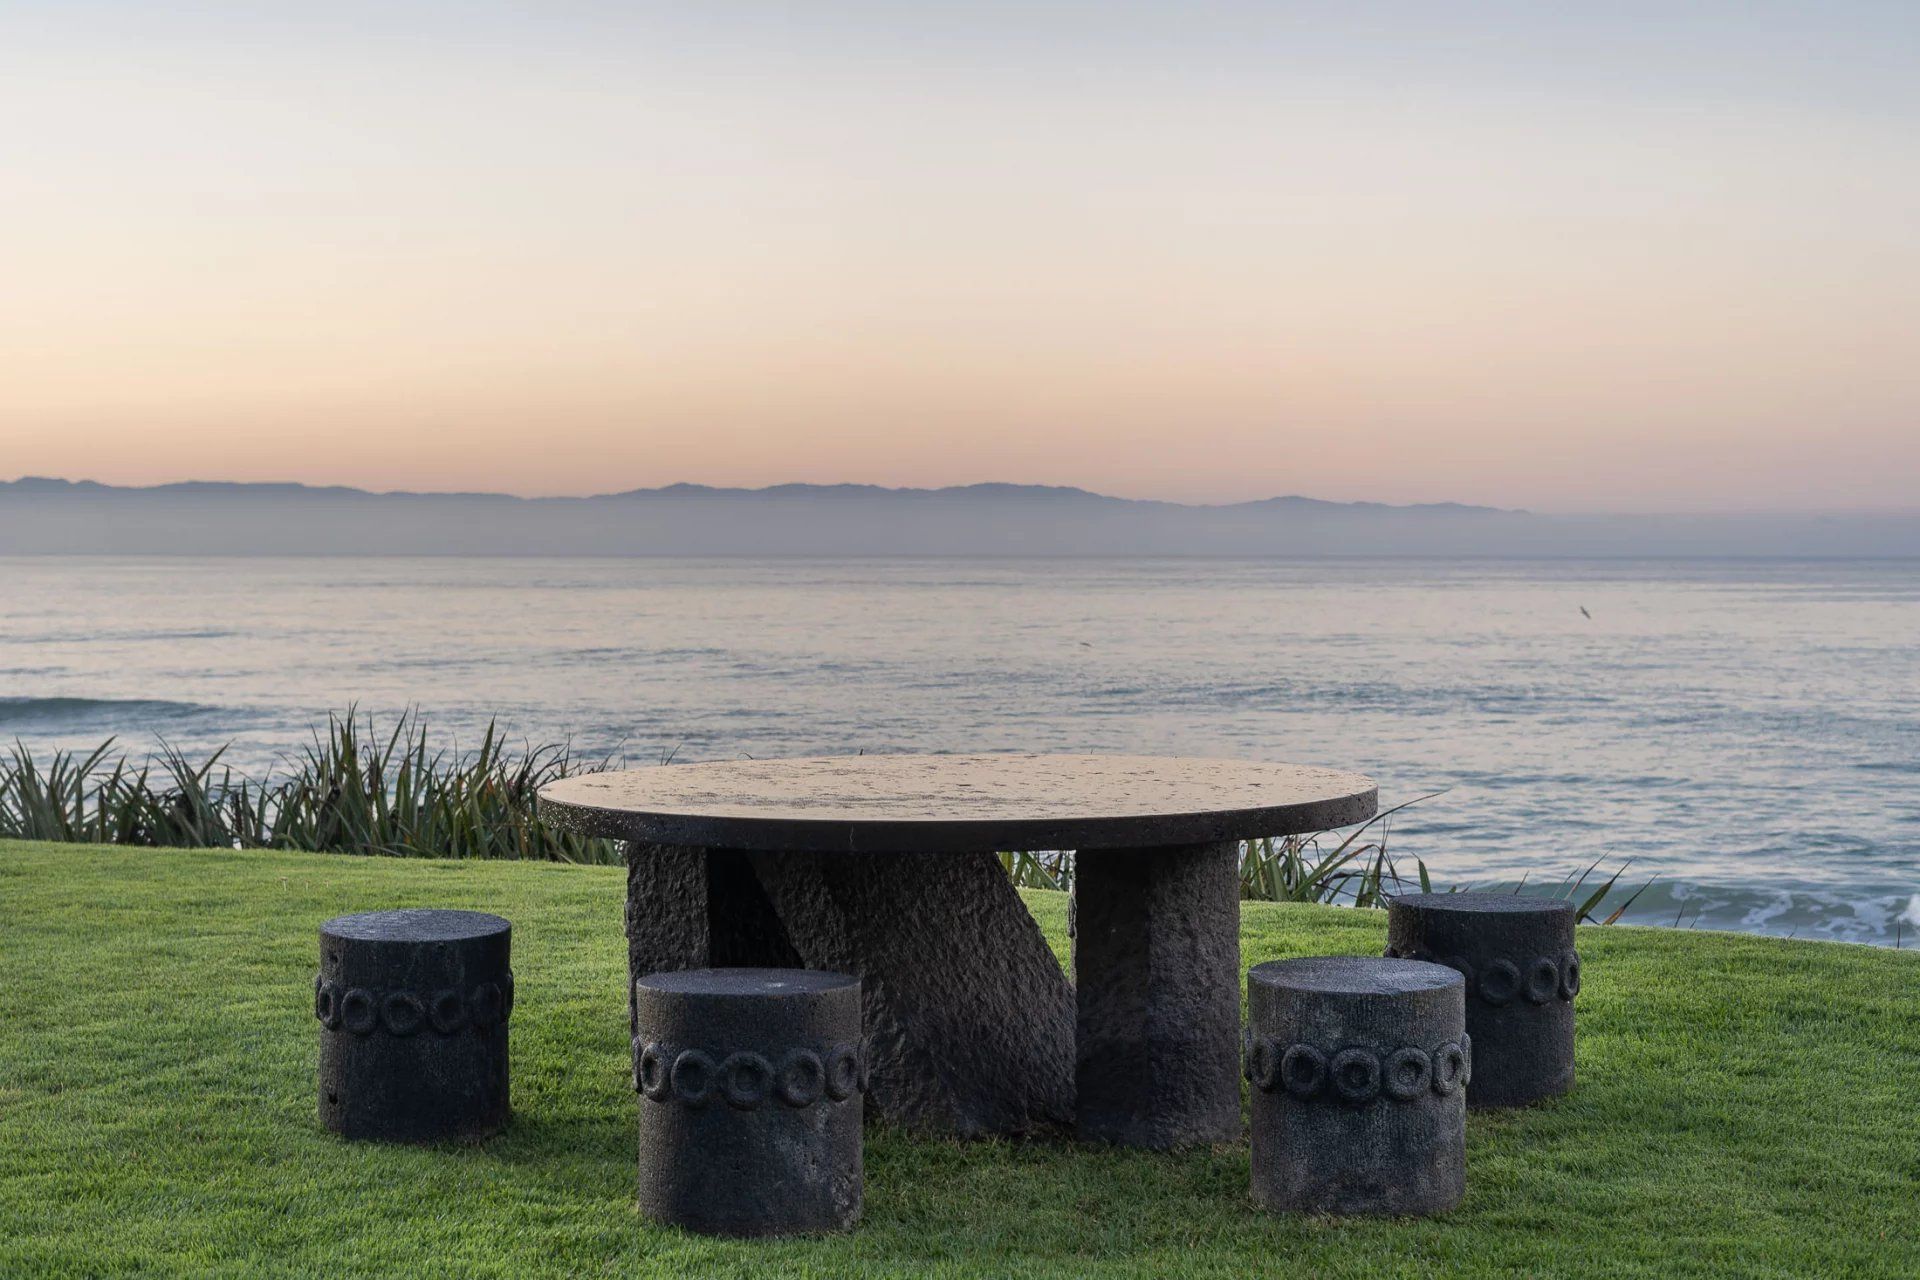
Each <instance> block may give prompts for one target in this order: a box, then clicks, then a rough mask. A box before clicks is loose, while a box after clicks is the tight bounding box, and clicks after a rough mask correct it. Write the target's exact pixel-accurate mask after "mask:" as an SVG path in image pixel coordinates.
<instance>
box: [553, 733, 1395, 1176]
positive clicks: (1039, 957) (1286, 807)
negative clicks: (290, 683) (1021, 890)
mask: <svg viewBox="0 0 1920 1280" xmlns="http://www.w3.org/2000/svg"><path fill="white" fill-rule="evenodd" d="M1375 805H1376V791H1375V787H1374V784H1373V781H1372V779H1370V778H1366V777H1363V776H1361V775H1359V774H1355V773H1340V772H1336V771H1334V770H1330V769H1316V768H1308V767H1304V766H1301V765H1289V764H1260V763H1252V762H1246V761H1238V760H1210V759H1193V758H1184V757H1159V756H1106V755H1098V756H1068V755H971V756H932V755H915V756H837V757H828V758H816V759H799V760H742V761H724V762H719V763H712V764H676V765H663V766H659V767H655V768H651V769H634V770H628V771H624V772H618V773H597V774H586V775H582V776H580V777H575V778H568V779H565V780H563V781H559V782H553V783H549V784H548V785H547V786H545V787H543V788H542V789H541V791H540V812H541V813H542V815H544V816H545V817H547V818H549V819H551V820H554V821H556V822H559V823H561V824H562V825H564V826H566V827H568V828H570V829H572V830H574V831H577V832H580V833H581V834H584V835H592V836H604V837H609V838H612V839H615V840H622V841H625V842H626V846H627V864H628V873H627V876H628V878H627V918H626V926H627V955H628V964H629V967H630V973H629V983H630V984H631V981H632V980H635V979H638V978H640V977H641V976H643V975H645V974H648V973H653V972H658V971H661V970H672V969H693V968H707V967H715V968H724V967H734V966H739V967H752V968H807V969H830V970H836V971H838V972H842V973H853V974H857V975H859V976H860V978H861V979H862V1005H863V1010H862V1011H863V1015H864V1021H865V1032H864V1034H865V1039H866V1050H867V1059H868V1063H869V1067H870V1072H871V1076H870V1080H871V1084H870V1089H869V1095H868V1103H869V1108H870V1111H871V1112H872V1113H873V1114H876V1115H878V1116H880V1117H882V1118H884V1119H887V1120H890V1121H892V1122H894V1123H897V1124H902V1125H905V1126H907V1127H910V1128H917V1129H922V1130H932V1131H937V1132H946V1133H957V1134H961V1135H969V1136H971V1135H983V1134H995V1133H1021V1132H1025V1131H1028V1130H1031V1129H1035V1128H1039V1127H1044V1126H1048V1125H1065V1124H1070V1123H1071V1124H1075V1125H1076V1127H1077V1129H1078V1132H1079V1134H1080V1135H1081V1136H1082V1137H1085V1138H1091V1139H1096V1140H1101V1141H1109V1142H1116V1143H1122V1144H1125V1145H1129V1146H1143V1147H1172V1146H1179V1145H1184V1144H1188V1143H1195V1142H1219V1141H1228V1140H1231V1139H1233V1138H1235V1137H1237V1136H1238V1134H1239V1130H1240V997H1239V987H1240V934H1239V909H1240V879H1239V862H1238V853H1239V842H1240V841H1242V840H1248V839H1256V838H1259V837H1263V836H1283V835H1294V834H1297V833H1302V832H1309V831H1322V830H1325V829H1327V828H1330V827H1341V826H1347V825H1349V824H1351V823H1355V822H1362V821H1365V820H1366V819H1368V818H1370V817H1372V816H1373V814H1374V812H1375ZM1066 849H1070V850H1074V851H1075V853H1076V858H1075V866H1074V883H1073V893H1074V897H1073V902H1072V905H1071V911H1072V914H1071V917H1070V919H1071V921H1072V925H1071V932H1072V935H1073V981H1072V983H1071V984H1069V982H1068V980H1067V978H1066V976H1065V975H1064V974H1062V973H1061V971H1060V966H1059V965H1058V964H1056V963H1055V961H1054V958H1053V954H1052V952H1051V951H1050V950H1049V949H1048V948H1047V944H1046V941H1045V939H1044V938H1043V937H1042V936H1041V934H1040V930H1039V927H1038V926H1037V925H1036V924H1035V923H1034V921H1033V918H1032V917H1031V916H1030V915H1028V914H1027V911H1026V908H1025V906H1024V905H1023V904H1022V903H1021V901H1020V898H1019V895H1018V894H1017V893H1015V892H1014V890H1013V887H1012V885H1011V884H1010V883H1009V882H1008V880H1007V876H1006V873H1005V872H1004V871H1003V870H1002V868H1001V866H1000V863H999V860H998V859H997V858H996V857H995V856H994V855H996V854H998V853H1004V852H1012V851H1034V850H1066ZM629 1000H631V990H629Z"/></svg>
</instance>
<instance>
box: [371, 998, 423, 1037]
mask: <svg viewBox="0 0 1920 1280" xmlns="http://www.w3.org/2000/svg"><path fill="white" fill-rule="evenodd" d="M426 1020H427V1007H426V1006H425V1005H424V1004H421V1003H420V997H419V996H416V995H414V994H413V993H412V992H410V991H389V992H388V993H387V996H386V999H384V1000H382V1001H381V1002H380V1021H381V1022H382V1023H383V1024H384V1025H385V1026H386V1028H387V1034H388V1035H394V1036H402V1037H404V1036H410V1035H412V1034H413V1033H414V1032H416V1031H418V1030H419V1029H420V1024H421V1023H423V1022H425V1021H426Z"/></svg>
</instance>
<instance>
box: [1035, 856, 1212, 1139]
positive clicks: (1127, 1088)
mask: <svg viewBox="0 0 1920 1280" xmlns="http://www.w3.org/2000/svg"><path fill="white" fill-rule="evenodd" d="M1071 920H1072V936H1073V966H1074V987H1075V996H1076V999H1077V1005H1078V1026H1077V1033H1076V1037H1075V1043H1076V1058H1077V1062H1076V1075H1075V1083H1076V1086H1077V1095H1078V1096H1077V1103H1076V1106H1077V1121H1076V1126H1075V1127H1076V1130H1077V1132H1078V1134H1079V1136H1080V1137H1081V1138H1083V1139H1087V1140H1090V1141H1097V1142H1112V1143H1117V1144H1120V1145H1122V1146H1130V1147H1147V1148H1153V1149H1156V1150H1163V1149H1166V1148H1169V1147H1179V1146H1187V1145H1192V1144H1197V1143H1211V1142H1231V1141H1233V1140H1235V1139H1237V1138H1238V1137H1239V1136H1240V1035H1239V1032H1240V992H1239V985H1240V929H1239V922H1240V873H1239V846H1238V844H1236V843H1235V842H1233V841H1226V842H1223V843H1220V844H1204V845H1190V846H1186V847H1184V848H1177V849H1139V850H1118V849H1115V850H1107V851H1104V852H1102V853H1101V854H1100V855H1099V856H1098V857H1091V858H1087V859H1084V860H1083V861H1082V862H1081V863H1080V866H1079V869H1078V874H1077V875H1076V876H1075V878H1074V884H1073V910H1072V915H1071Z"/></svg>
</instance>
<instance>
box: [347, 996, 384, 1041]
mask: <svg viewBox="0 0 1920 1280" xmlns="http://www.w3.org/2000/svg"><path fill="white" fill-rule="evenodd" d="M379 1020H380V1014H379V1008H378V1006H377V1005H376V1004H375V1003H374V999H373V993H372V992H371V991H368V990H367V989H366V988H364V987H351V988H349V989H348V990H347V993H346V994H345V995H343V996H341V997H340V1025H341V1026H343V1027H345V1028H346V1029H347V1030H349V1031H351V1032H353V1034H355V1035H357V1036H364V1035H367V1034H368V1033H370V1032H371V1031H372V1030H373V1028H374V1025H375V1024H376V1023H378V1022H379Z"/></svg>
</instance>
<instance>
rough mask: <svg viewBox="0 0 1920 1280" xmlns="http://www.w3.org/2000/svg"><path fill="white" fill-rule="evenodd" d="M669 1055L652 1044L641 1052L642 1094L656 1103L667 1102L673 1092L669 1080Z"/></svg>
mask: <svg viewBox="0 0 1920 1280" xmlns="http://www.w3.org/2000/svg"><path fill="white" fill-rule="evenodd" d="M667 1069H668V1063H667V1055H666V1054H664V1053H662V1052H661V1051H660V1046H659V1045H657V1044H650V1045H648V1046H647V1047H646V1048H644V1049H642V1050H641V1051H640V1092H642V1093H644V1094H646V1095H647V1096H648V1097H649V1098H651V1099H653V1100H654V1101H655V1102H665V1101H666V1100H667V1096H668V1094H670V1093H671V1092H672V1085H671V1084H670V1083H669V1082H668V1080H667Z"/></svg>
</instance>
